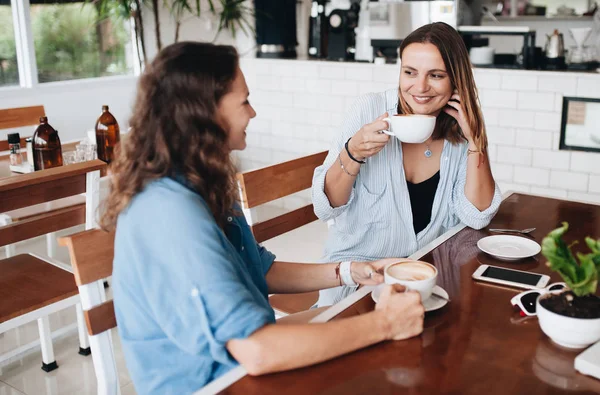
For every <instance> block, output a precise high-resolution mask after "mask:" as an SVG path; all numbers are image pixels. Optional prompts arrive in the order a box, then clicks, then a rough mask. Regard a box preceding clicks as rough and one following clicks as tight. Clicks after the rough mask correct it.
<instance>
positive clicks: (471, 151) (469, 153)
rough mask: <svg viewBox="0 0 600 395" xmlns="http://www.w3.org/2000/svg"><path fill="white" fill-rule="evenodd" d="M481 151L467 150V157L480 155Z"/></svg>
mask: <svg viewBox="0 0 600 395" xmlns="http://www.w3.org/2000/svg"><path fill="white" fill-rule="evenodd" d="M480 153H481V151H480V150H471V149H468V148H467V156H468V155H471V154H480Z"/></svg>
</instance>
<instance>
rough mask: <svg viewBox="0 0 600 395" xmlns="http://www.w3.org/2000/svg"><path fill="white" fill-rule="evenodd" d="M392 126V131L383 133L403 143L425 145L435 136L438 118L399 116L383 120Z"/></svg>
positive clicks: (430, 116)
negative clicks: (434, 131) (434, 130)
mask: <svg viewBox="0 0 600 395" xmlns="http://www.w3.org/2000/svg"><path fill="white" fill-rule="evenodd" d="M383 120H384V121H386V122H387V123H388V125H389V126H390V130H382V132H383V133H385V134H389V135H390V136H395V137H396V138H398V139H399V140H400V141H402V142H403V143H413V144H419V143H424V142H425V141H427V140H428V139H429V137H431V135H432V134H433V129H434V128H435V121H436V117H434V116H433V115H420V114H398V115H394V116H392V117H388V118H383Z"/></svg>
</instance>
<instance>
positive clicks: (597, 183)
mask: <svg viewBox="0 0 600 395" xmlns="http://www.w3.org/2000/svg"><path fill="white" fill-rule="evenodd" d="M588 191H590V192H592V193H600V176H590V185H589V187H588Z"/></svg>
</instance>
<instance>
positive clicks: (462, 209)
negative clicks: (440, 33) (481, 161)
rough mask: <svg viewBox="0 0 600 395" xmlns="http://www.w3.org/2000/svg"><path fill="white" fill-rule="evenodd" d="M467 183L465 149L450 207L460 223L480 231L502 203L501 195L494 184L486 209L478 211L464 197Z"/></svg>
mask: <svg viewBox="0 0 600 395" xmlns="http://www.w3.org/2000/svg"><path fill="white" fill-rule="evenodd" d="M466 182H467V153H466V148H465V152H464V154H463V155H462V156H461V163H460V166H459V170H458V177H457V179H456V182H455V183H454V188H453V191H452V205H453V208H454V213H455V214H456V216H457V217H458V218H459V219H460V221H461V222H462V223H464V224H465V225H467V226H468V227H470V228H473V229H481V228H484V227H486V226H488V225H489V223H490V221H491V220H492V218H494V215H496V212H498V208H499V207H500V203H501V202H502V194H501V193H500V188H499V187H498V184H497V183H496V182H494V197H493V198H492V203H491V204H490V206H489V207H488V208H486V209H485V210H483V211H479V209H478V208H477V207H475V206H474V205H473V203H471V201H469V199H467V196H466V195H465V184H466Z"/></svg>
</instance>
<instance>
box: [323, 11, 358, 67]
mask: <svg viewBox="0 0 600 395" xmlns="http://www.w3.org/2000/svg"><path fill="white" fill-rule="evenodd" d="M359 12H360V0H351V2H350V8H349V9H335V10H333V11H331V14H329V18H328V22H329V23H328V31H327V40H328V41H327V59H330V60H342V61H344V60H354V54H355V52H356V32H355V31H354V29H356V27H357V26H358V14H359Z"/></svg>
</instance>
